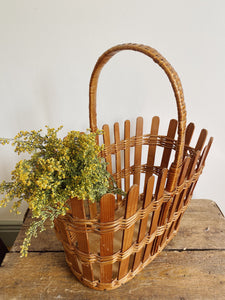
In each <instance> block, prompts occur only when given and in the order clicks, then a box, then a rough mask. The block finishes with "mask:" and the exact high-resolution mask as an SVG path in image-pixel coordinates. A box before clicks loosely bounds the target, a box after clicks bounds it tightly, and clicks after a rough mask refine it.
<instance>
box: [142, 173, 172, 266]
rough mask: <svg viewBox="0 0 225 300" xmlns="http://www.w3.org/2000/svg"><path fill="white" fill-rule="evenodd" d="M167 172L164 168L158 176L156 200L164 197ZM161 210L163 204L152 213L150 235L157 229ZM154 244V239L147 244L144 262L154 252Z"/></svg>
mask: <svg viewBox="0 0 225 300" xmlns="http://www.w3.org/2000/svg"><path fill="white" fill-rule="evenodd" d="M167 173H168V170H167V169H164V170H163V171H162V174H161V175H160V176H159V177H158V181H157V186H156V192H155V201H158V200H159V199H160V198H162V197H163V194H164V188H165V183H166V178H167ZM160 210H161V206H158V207H157V209H156V210H155V211H154V212H153V214H152V220H151V225H150V228H149V235H150V236H151V235H152V234H153V233H154V232H155V231H156V229H157V226H158V219H159V214H160ZM152 246H153V241H151V242H150V243H149V244H148V245H146V248H145V251H144V256H143V262H145V261H146V260H147V259H148V258H149V255H150V253H151V252H152Z"/></svg>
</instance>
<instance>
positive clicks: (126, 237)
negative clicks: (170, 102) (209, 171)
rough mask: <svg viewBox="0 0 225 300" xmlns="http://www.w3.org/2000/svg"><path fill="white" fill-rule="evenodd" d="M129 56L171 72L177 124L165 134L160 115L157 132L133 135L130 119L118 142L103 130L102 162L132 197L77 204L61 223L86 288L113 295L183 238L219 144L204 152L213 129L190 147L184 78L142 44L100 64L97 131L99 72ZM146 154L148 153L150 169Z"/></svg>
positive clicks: (69, 256)
mask: <svg viewBox="0 0 225 300" xmlns="http://www.w3.org/2000/svg"><path fill="white" fill-rule="evenodd" d="M122 50H134V51H139V52H141V53H143V54H145V55H147V56H149V57H150V58H152V59H153V60H154V61H155V62H156V63H157V64H158V65H159V66H160V67H161V68H162V69H163V70H164V71H165V72H166V74H167V76H168V79H169V80H170V82H171V85H172V88H173V90H174V95H175V98H176V104H177V112H178V121H176V120H171V121H170V124H169V128H168V132H167V135H159V134H158V129H159V118H158V117H153V119H152V126H151V130H150V134H143V118H141V117H139V118H137V124H136V134H135V135H134V136H131V134H130V121H126V122H125V123H124V138H123V139H121V138H120V128H119V124H118V123H115V124H114V141H115V142H114V143H111V141H110V140H111V138H110V135H109V132H110V130H109V126H108V125H104V126H103V130H104V135H103V142H104V144H105V147H104V150H103V151H102V156H103V157H105V159H106V161H107V162H108V166H107V168H108V171H109V172H110V173H111V174H112V175H113V176H114V178H115V180H116V182H117V185H118V187H120V188H124V189H125V190H126V192H127V193H128V195H127V197H126V198H122V197H121V196H120V195H117V197H115V196H114V195H112V194H106V195H104V196H103V197H102V198H101V200H100V202H99V203H94V204H93V203H89V202H88V201H83V200H78V199H76V198H74V199H71V200H70V205H71V210H70V211H69V212H68V214H67V215H66V216H61V217H59V218H58V219H57V220H55V230H56V234H57V237H58V239H59V240H60V241H61V242H62V244H63V247H64V250H65V254H66V261H67V263H68V265H69V266H70V268H71V270H72V272H73V273H74V275H75V276H76V277H77V278H78V280H80V281H81V282H82V283H83V284H85V285H87V286H89V287H91V288H94V289H98V290H103V289H106V290H107V289H114V288H117V287H119V286H120V285H121V284H123V283H125V282H127V281H128V280H130V279H132V278H133V277H134V276H135V275H136V274H138V273H139V272H140V271H141V270H142V269H143V268H144V267H145V266H146V265H148V264H149V263H150V262H151V261H152V260H153V259H154V258H155V257H156V256H157V255H158V254H159V253H160V252H161V251H162V250H163V249H164V247H165V246H166V245H167V243H168V242H169V241H170V240H171V239H172V238H173V237H174V236H175V235H176V233H177V231H178V228H179V225H180V221H181V218H182V216H183V214H184V212H185V210H186V209H187V207H188V204H189V202H190V199H191V197H192V194H193V191H194V188H195V186H196V183H197V181H198V178H199V176H200V175H201V173H202V170H203V168H204V166H205V160H206V157H207V155H208V152H209V149H210V147H211V144H212V141H213V139H212V138H210V139H209V142H208V144H207V145H206V146H205V147H204V143H205V140H206V136H207V131H206V130H205V129H203V130H202V131H201V133H200V136H199V138H198V141H197V144H196V146H195V147H191V146H190V141H191V137H192V134H193V131H194V124H193V123H190V124H189V125H188V126H187V128H186V110H185V103H184V97H183V90H182V86H181V83H180V80H179V77H178V75H177V73H176V72H175V70H174V69H173V68H172V66H171V65H170V64H169V63H168V62H167V61H166V59H165V58H163V57H162V56H161V55H160V54H159V53H158V52H157V51H156V50H154V49H152V48H150V47H148V46H143V45H136V44H124V45H119V46H116V47H113V48H111V49H109V50H108V51H106V52H105V53H104V54H103V55H102V56H101V57H100V58H99V60H98V61H97V63H96V66H95V68H94V71H93V73H92V76H91V81H90V94H89V95H90V104H89V110H90V115H89V116H90V127H91V130H92V131H95V130H96V129H97V115H96V92H97V83H98V77H99V74H100V71H101V69H102V67H103V66H104V65H105V64H106V63H107V61H108V60H109V59H110V58H111V57H112V56H113V55H115V54H116V53H118V52H119V51H122ZM176 133H177V134H178V138H177V139H176V138H175V134H176ZM203 147H204V149H203ZM132 149H133V150H132ZM159 149H163V154H162V157H161V163H160V164H159V165H155V157H156V156H157V152H158V150H159ZM144 150H147V152H148V153H147V159H146V162H145V163H143V159H142V154H143V153H144ZM132 153H134V154H133V155H134V157H131V155H132ZM141 183H143V184H141Z"/></svg>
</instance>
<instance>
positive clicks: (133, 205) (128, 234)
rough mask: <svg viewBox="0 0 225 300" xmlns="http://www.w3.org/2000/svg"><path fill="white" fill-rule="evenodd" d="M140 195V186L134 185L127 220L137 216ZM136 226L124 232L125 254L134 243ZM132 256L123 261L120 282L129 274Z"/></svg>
mask: <svg viewBox="0 0 225 300" xmlns="http://www.w3.org/2000/svg"><path fill="white" fill-rule="evenodd" d="M138 195H139V187H138V185H136V184H135V185H133V186H132V187H131V189H130V191H129V193H128V197H127V201H126V208H125V216H124V218H125V219H128V218H130V217H131V216H132V215H134V214H135V212H136V210H137V203H138ZM134 226H135V224H134V225H132V226H130V227H128V228H127V229H125V230H124V232H123V238H122V247H121V252H122V253H124V252H125V251H126V250H128V249H129V248H130V246H131V245H132V241H133V234H134ZM129 260H130V256H128V257H126V258H125V259H123V260H121V262H120V265H119V272H118V280H120V279H121V278H123V277H124V276H125V275H126V274H127V270H128V265H129Z"/></svg>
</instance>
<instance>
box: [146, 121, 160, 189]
mask: <svg viewBox="0 0 225 300" xmlns="http://www.w3.org/2000/svg"><path fill="white" fill-rule="evenodd" d="M158 131H159V117H157V116H155V117H153V118H152V124H151V131H150V140H151V141H153V142H154V143H153V145H149V147H148V158H147V172H146V175H145V186H147V182H148V179H149V177H150V176H152V174H153V172H152V168H153V166H154V161H155V152H156V139H157V135H158Z"/></svg>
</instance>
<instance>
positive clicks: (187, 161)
mask: <svg viewBox="0 0 225 300" xmlns="http://www.w3.org/2000/svg"><path fill="white" fill-rule="evenodd" d="M189 164H190V157H187V158H186V159H185V161H184V164H183V166H182V169H181V173H180V176H179V179H178V186H179V185H181V184H183V183H184V180H185V177H186V175H187V171H188V166H189ZM179 199H180V193H179V194H176V195H175V196H174V200H173V204H172V207H171V209H170V211H169V212H168V210H167V211H166V213H165V214H164V215H163V217H162V219H161V220H160V223H161V225H163V224H165V223H166V219H167V218H168V222H171V221H172V217H173V214H174V212H175V209H176V208H177V205H178V203H179ZM167 215H168V216H167ZM168 232H170V231H169V229H167V230H166V231H165V232H164V234H163V235H162V236H161V237H158V241H157V243H156V245H155V251H157V249H158V246H159V245H162V244H163V243H164V242H165V241H166V239H167V237H168Z"/></svg>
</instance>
